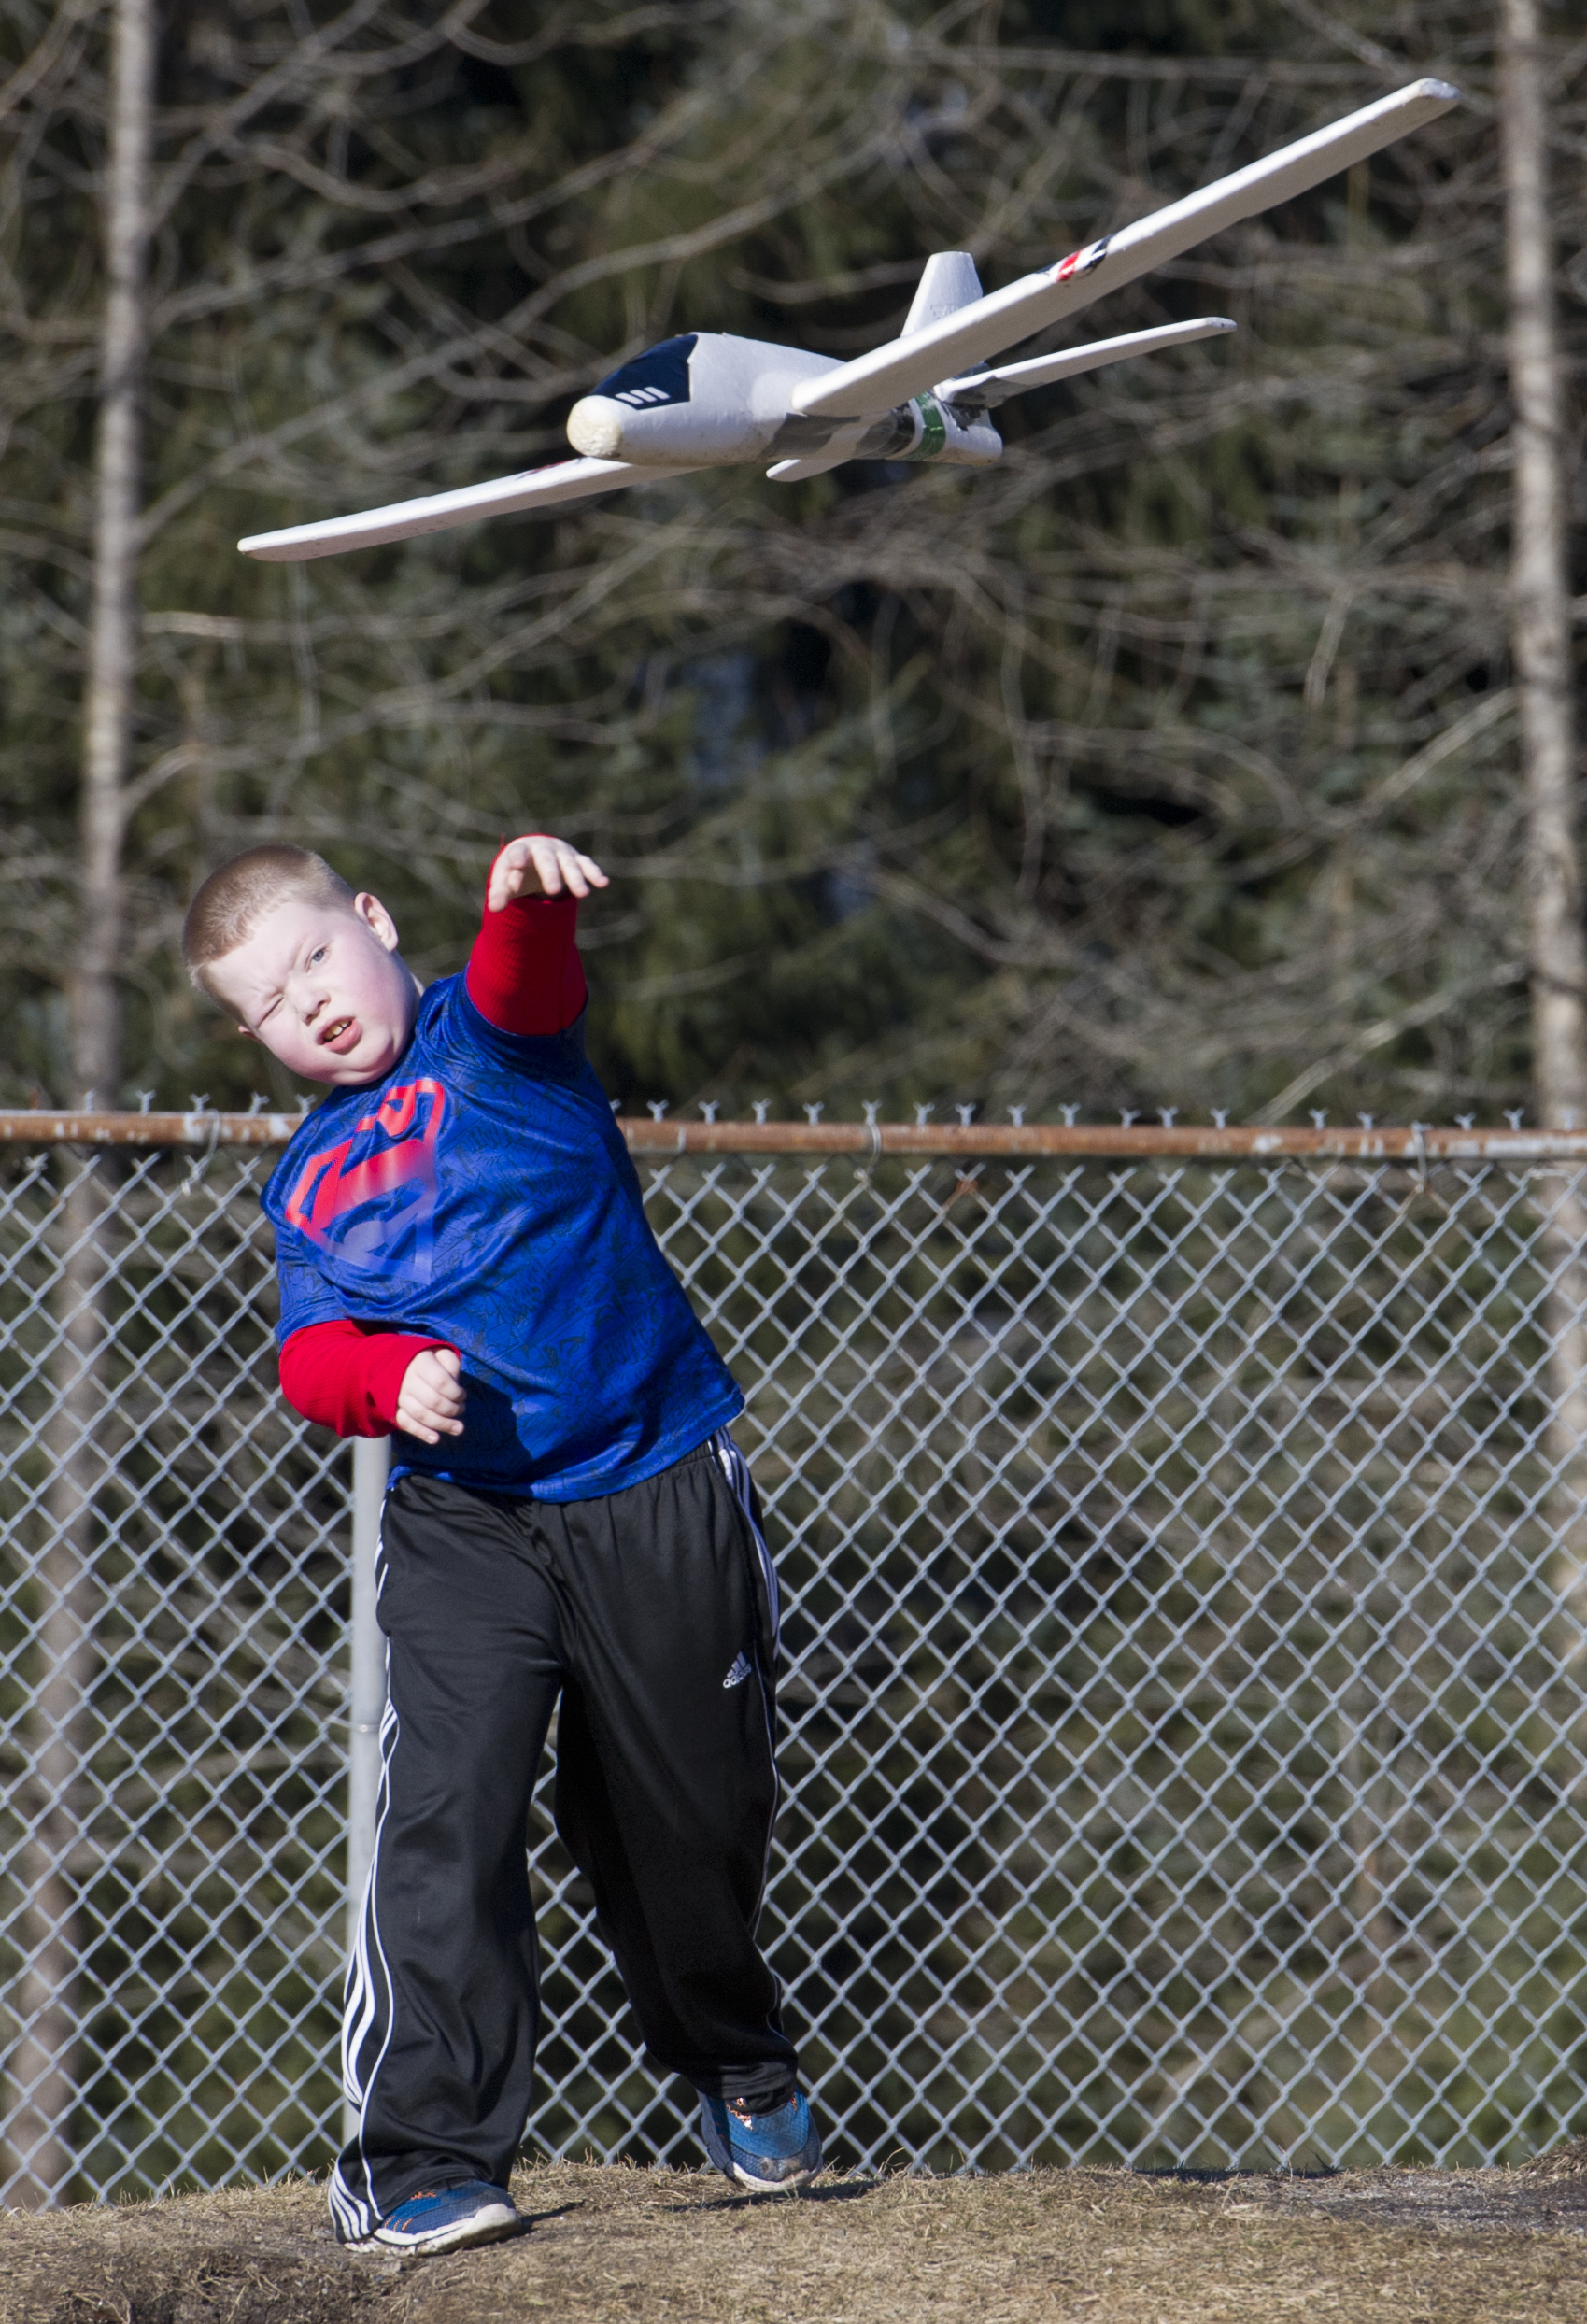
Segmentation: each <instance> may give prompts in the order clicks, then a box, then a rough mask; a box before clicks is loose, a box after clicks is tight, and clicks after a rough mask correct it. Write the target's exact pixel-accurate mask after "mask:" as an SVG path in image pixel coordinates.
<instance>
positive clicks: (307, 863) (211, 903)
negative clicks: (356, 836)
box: [182, 846, 353, 1000]
mask: <svg viewBox="0 0 1587 2324" xmlns="http://www.w3.org/2000/svg"><path fill="white" fill-rule="evenodd" d="M290 896H302V897H304V898H305V899H306V900H307V901H309V902H310V903H323V904H350V903H351V902H352V900H353V891H352V889H351V888H350V887H349V886H347V882H346V880H345V879H343V877H342V875H341V873H340V872H339V871H332V869H331V866H330V865H329V864H328V863H327V862H326V860H325V858H324V857H323V856H317V855H316V854H315V853H314V851H313V850H312V848H308V847H287V846H269V847H250V848H249V849H248V852H247V854H246V855H241V856H234V857H232V860H231V862H230V863H223V864H222V865H221V866H220V871H212V872H211V873H210V874H209V877H208V878H207V879H206V880H205V883H204V886H202V887H201V888H200V889H199V891H198V894H197V895H196V896H195V897H194V898H193V900H192V901H191V904H190V905H189V906H188V916H187V918H186V919H185V920H184V921H183V922H182V961H183V965H184V966H185V968H186V969H187V972H188V975H189V977H190V978H191V981H192V983H193V984H194V985H197V987H198V989H199V991H200V992H201V993H207V994H208V995H209V997H210V999H212V1000H213V999H216V998H217V997H218V996H217V995H216V991H215V986H214V985H213V984H212V983H211V981H210V978H209V975H208V973H207V971H209V970H210V969H211V968H213V966H214V965H215V963H216V961H217V960H223V959H224V958H225V957H226V955H227V954H228V953H229V952H235V950H236V948H237V946H238V945H239V944H246V943H247V942H248V938H249V937H250V936H251V935H252V934H253V931H254V929H255V928H257V927H258V926H259V923H260V921H261V920H262V919H263V917H264V915H265V914H266V913H267V912H274V910H275V909H276V905H277V904H278V903H284V902H285V901H286V900H287V899H288V898H289V897H290Z"/></svg>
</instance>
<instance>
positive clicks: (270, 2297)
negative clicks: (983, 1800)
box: [0, 2150, 1587, 2324]
mask: <svg viewBox="0 0 1587 2324" xmlns="http://www.w3.org/2000/svg"><path fill="white" fill-rule="evenodd" d="M515 2192H516V2193H517V2198H518V2201H519V2203H520V2204H521V2205H522V2206H523V2207H524V2209H525V2210H526V2211H527V2212H529V2213H530V2214H531V2216H532V2219H533V2225H532V2228H531V2232H530V2233H529V2234H527V2235H524V2236H521V2237H519V2238H518V2239H517V2241H516V2242H514V2243H510V2244H502V2245H497V2246H494V2247H492V2248H489V2249H487V2250H484V2251H476V2252H466V2253H458V2254H455V2255H454V2256H453V2257H451V2258H450V2259H441V2260H407V2261H403V2262H400V2263H399V2262H397V2261H394V2260H368V2259H362V2258H355V2257H353V2256H352V2255H350V2254H347V2253H346V2252H342V2251H339V2250H338V2249H337V2248H336V2246H334V2244H333V2243H332V2242H331V2240H330V2237H329V2232H328V2230H327V2229H326V2226H325V2224H324V2212H323V2199H322V2196H321V2194H320V2191H319V2189H317V2188H315V2187H312V2186H310V2185H308V2184H306V2183H305V2182H303V2181H298V2182H294V2183H292V2184H290V2185H289V2186H286V2187H277V2188H263V2189H248V2190H246V2191H242V2192H236V2193H227V2194H219V2195H195V2196H186V2197H179V2198H176V2199H174V2200H171V2201H168V2202H165V2203H159V2204H136V2205H129V2206H127V2207H125V2208H121V2209H109V2208H101V2209H92V2208H89V2207H86V2206H85V2207H83V2208H81V2209H78V2210H71V2211H64V2212H55V2213H51V2214H46V2215H43V2216H38V2217H34V2216H28V2215H24V2214H22V2213H19V2212H11V2213H8V2214H7V2215H6V2217H5V2222H4V2230H3V2236H4V2240H3V2244H0V2324H519V2320H520V2319H521V2320H522V2324H541V2319H544V2320H545V2324H553V2319H555V2324H618V2320H619V2319H620V2320H621V2324H631V2320H632V2319H644V2324H669V2320H670V2319H679V2320H680V2324H681V2320H682V2319H693V2318H699V2317H706V2318H716V2317H723V2318H730V2319H732V2324H851V2319H852V2324H903V2320H904V2319H908V2320H909V2324H914V2319H916V2318H920V2317H930V2318H931V2319H932V2324H1027V2319H1028V2324H1037V2319H1041V2324H1062V2319H1065V2318H1070V2317H1072V2318H1076V2319H1081V2318H1084V2324H1112V2319H1119V2324H1125V2320H1126V2319H1127V2324H1247V2320H1248V2319H1249V2324H1257V2320H1258V2319H1260V2324H1272V2319H1274V2318H1281V2317H1296V2318H1304V2319H1307V2320H1308V2324H1310V2319H1311V2318H1313V2317H1319V2318H1321V2317H1327V2318H1330V2319H1337V2320H1338V2324H1380V2319H1383V2320H1384V2324H1386V2320H1387V2319H1393V2324H1467V2319H1470V2324H1556V2319H1557V2324H1578V2320H1580V2324H1587V2174H1584V2170H1583V2158H1582V2157H1581V2155H1580V2154H1578V2153H1576V2152H1574V2151H1573V2150H1566V2151H1563V2152H1562V2153H1561V2154H1560V2155H1559V2156H1557V2157H1556V2158H1552V2159H1551V2160H1549V2161H1547V2162H1546V2163H1545V2164H1544V2165H1543V2166H1541V2167H1537V2166H1534V2168H1533V2169H1532V2170H1531V2171H1527V2172H1477V2171H1472V2172H1447V2173H1438V2172H1414V2171H1374V2172H1360V2173H1350V2174H1346V2175H1341V2176H1339V2177H1338V2178H1332V2179H1322V2180H1315V2179H1313V2180H1282V2179H1256V2178H1250V2179H1228V2180H1226V2181H1223V2182H1221V2183H1214V2184H1206V2185H1197V2184H1186V2183H1184V2182H1181V2181H1176V2180H1160V2179H1149V2178H1137V2177H1131V2176H1129V2175H1126V2174H1124V2173H1118V2172H1095V2171H1076V2172H1058V2171H1042V2172H1036V2173H1033V2174H1031V2175H1029V2176H1020V2177H1012V2178H985V2179H920V2178H901V2177H900V2178H891V2179H886V2180H884V2181H879V2182H877V2181H867V2180H863V2179H841V2180H829V2181H825V2182H823V2183H822V2184H820V2185H818V2186H817V2187H816V2188H815V2189H812V2190H811V2191H810V2192H809V2193H808V2194H806V2195H804V2196H801V2197H799V2198H797V2199H794V2198H783V2199H781V2200H776V2199H765V2198H761V2199H752V2198H749V2197H735V2196H734V2195H732V2194H731V2193H730V2191H729V2190H728V2189H727V2188H726V2187H725V2186H724V2185H723V2184H722V2182H721V2181H720V2180H719V2179H714V2178H707V2177H703V2176H696V2175H692V2174H689V2173H685V2172H665V2171H659V2172H650V2171H634V2170H602V2169H597V2168H595V2167H593V2166H590V2165H584V2166H580V2165H574V2164H571V2163H554V2164H546V2165H543V2166H540V2167H538V2168H536V2169H533V2170H531V2171H528V2172H525V2173H524V2174H523V2175H522V2176H521V2178H520V2179H519V2180H518V2181H517V2184H516V2187H515Z"/></svg>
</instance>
